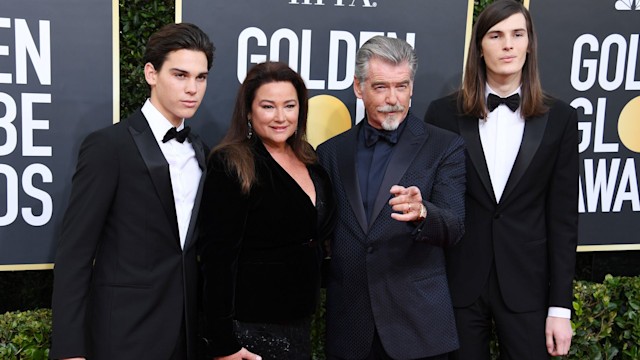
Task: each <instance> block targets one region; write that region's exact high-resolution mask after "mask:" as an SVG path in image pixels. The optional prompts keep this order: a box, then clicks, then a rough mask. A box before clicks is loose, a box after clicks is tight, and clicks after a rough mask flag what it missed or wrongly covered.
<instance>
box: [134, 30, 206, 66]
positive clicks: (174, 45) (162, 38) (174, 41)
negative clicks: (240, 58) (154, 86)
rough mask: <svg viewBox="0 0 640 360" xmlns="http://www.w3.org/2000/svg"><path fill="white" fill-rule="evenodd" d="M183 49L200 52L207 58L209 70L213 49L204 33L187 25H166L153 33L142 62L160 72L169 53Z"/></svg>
mask: <svg viewBox="0 0 640 360" xmlns="http://www.w3.org/2000/svg"><path fill="white" fill-rule="evenodd" d="M183 49H186V50H194V51H202V52H203V53H204V54H205V56H206V57H207V69H211V65H213V52H214V51H215V47H214V46H213V43H212V42H211V40H209V36H207V34H205V32H204V31H202V30H201V29H200V28H199V27H197V26H196V25H194V24H189V23H180V24H167V25H165V26H163V27H162V28H160V30H158V31H156V32H155V33H153V34H152V35H151V36H150V37H149V41H148V42H147V46H146V48H145V52H144V56H143V57H142V62H143V64H146V63H151V65H153V67H154V69H155V70H156V71H160V69H161V68H162V65H163V64H164V62H165V60H166V59H167V55H168V54H169V53H171V52H173V51H177V50H183Z"/></svg>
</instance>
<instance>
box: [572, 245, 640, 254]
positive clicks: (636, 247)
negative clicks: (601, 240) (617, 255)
mask: <svg viewBox="0 0 640 360" xmlns="http://www.w3.org/2000/svg"><path fill="white" fill-rule="evenodd" d="M627 250H640V244H615V245H578V252H596V251H627Z"/></svg>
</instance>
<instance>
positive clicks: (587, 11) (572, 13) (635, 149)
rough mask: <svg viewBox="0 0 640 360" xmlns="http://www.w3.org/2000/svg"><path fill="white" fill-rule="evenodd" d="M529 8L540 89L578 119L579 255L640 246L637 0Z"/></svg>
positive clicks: (538, 1)
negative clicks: (536, 45)
mask: <svg viewBox="0 0 640 360" xmlns="http://www.w3.org/2000/svg"><path fill="white" fill-rule="evenodd" d="M529 10H530V11H531V14H532V17H533V19H534V21H535V25H536V29H537V33H538V35H539V43H540V46H539V49H538V54H539V56H540V67H541V76H542V84H543V86H544V87H545V89H546V90H548V91H549V92H551V93H552V95H555V96H557V97H559V98H561V99H563V100H565V101H567V102H568V103H571V105H572V106H573V107H575V108H577V109H578V113H579V115H580V121H579V123H578V129H579V131H580V145H579V152H580V178H579V184H580V200H579V203H578V209H579V212H580V233H579V244H580V245H581V250H599V249H640V246H639V245H638V244H639V243H640V221H639V220H640V216H639V215H640V196H639V192H638V166H639V165H640V154H639V153H640V67H639V66H638V38H639V36H640V35H639V32H640V27H638V24H640V1H637V0H635V1H632V0H608V1H583V0H563V1H552V0H530V4H529ZM603 244H606V245H607V246H605V247H604V248H603V247H597V246H592V245H603ZM633 244H635V245H633Z"/></svg>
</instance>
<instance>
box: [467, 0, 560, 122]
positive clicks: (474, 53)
mask: <svg viewBox="0 0 640 360" xmlns="http://www.w3.org/2000/svg"><path fill="white" fill-rule="evenodd" d="M518 13H520V14H522V15H524V18H525V20H526V23H527V36H528V38H529V47H528V49H527V59H526V60H525V62H524V66H523V68H522V88H521V91H522V103H521V106H520V113H521V114H522V117H524V118H525V119H527V118H530V117H534V116H540V115H542V114H544V113H545V112H547V110H548V107H547V106H546V105H545V96H544V94H543V92H542V85H541V84H540V77H539V74H538V55H537V50H538V40H537V36H536V33H535V30H534V28H533V21H532V20H531V15H530V14H529V11H528V10H527V9H526V8H525V7H524V6H523V5H522V4H521V3H520V2H518V1H515V0H497V1H495V2H494V3H492V4H491V5H489V6H487V7H486V8H485V9H484V10H483V11H482V13H480V16H478V20H477V21H476V24H475V25H474V27H473V31H472V33H471V42H470V43H469V54H468V57H467V63H466V66H465V73H464V79H463V81H462V89H461V90H460V92H459V93H458V104H459V106H460V108H461V111H462V113H463V114H465V115H469V116H474V117H477V118H480V119H484V118H486V117H487V108H486V105H485V99H486V94H485V86H486V82H487V66H486V64H485V62H484V58H483V57H482V39H483V37H484V35H486V34H487V32H488V31H489V29H491V27H493V26H494V25H495V24H497V23H499V22H501V21H502V20H504V19H506V18H508V17H510V16H511V15H514V14H518Z"/></svg>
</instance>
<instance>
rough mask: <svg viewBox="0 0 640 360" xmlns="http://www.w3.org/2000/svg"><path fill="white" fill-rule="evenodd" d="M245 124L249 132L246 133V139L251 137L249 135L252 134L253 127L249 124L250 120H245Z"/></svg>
mask: <svg viewBox="0 0 640 360" xmlns="http://www.w3.org/2000/svg"><path fill="white" fill-rule="evenodd" d="M247 126H248V127H249V132H248V133H247V139H251V136H253V127H252V126H251V121H249V120H247Z"/></svg>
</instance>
